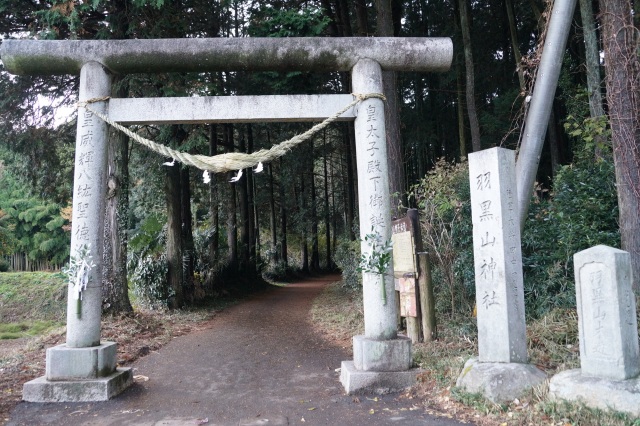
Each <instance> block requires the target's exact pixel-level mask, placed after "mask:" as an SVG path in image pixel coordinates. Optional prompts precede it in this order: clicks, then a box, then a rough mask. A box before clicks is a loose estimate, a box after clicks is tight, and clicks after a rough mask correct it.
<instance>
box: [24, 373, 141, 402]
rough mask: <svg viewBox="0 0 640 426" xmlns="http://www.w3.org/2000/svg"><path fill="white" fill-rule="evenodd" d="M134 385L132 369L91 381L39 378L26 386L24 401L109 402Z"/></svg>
mask: <svg viewBox="0 0 640 426" xmlns="http://www.w3.org/2000/svg"><path fill="white" fill-rule="evenodd" d="M131 383H133V374H132V372H131V368H118V369H116V371H115V372H113V373H111V374H110V375H109V376H106V377H98V378H94V379H89V380H64V381H63V380H55V381H51V380H47V378H46V377H45V376H42V377H38V378H37V379H34V380H31V381H30V382H27V383H25V384H24V386H23V388H22V399H23V400H25V401H28V402H94V401H107V400H109V399H111V398H113V397H114V396H116V395H118V394H119V393H120V392H122V391H123V390H125V389H126V388H127V387H129V385H131Z"/></svg>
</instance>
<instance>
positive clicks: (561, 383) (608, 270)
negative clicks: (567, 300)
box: [549, 245, 640, 416]
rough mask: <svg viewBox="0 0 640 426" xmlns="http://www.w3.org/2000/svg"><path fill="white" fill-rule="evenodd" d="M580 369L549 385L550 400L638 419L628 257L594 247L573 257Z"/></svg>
mask: <svg viewBox="0 0 640 426" xmlns="http://www.w3.org/2000/svg"><path fill="white" fill-rule="evenodd" d="M573 262H574V268H575V279H576V296H577V297H576V302H577V303H576V304H577V309H578V329H579V333H580V367H581V368H580V369H575V370H568V371H563V372H561V373H559V374H557V375H555V376H554V377H553V378H552V379H551V381H550V382H549V397H550V398H552V399H564V400H568V401H578V402H581V403H584V404H586V405H588V406H590V407H594V408H601V409H604V410H607V409H614V410H617V411H624V412H627V413H631V414H632V415H634V416H640V377H639V376H638V375H639V374H640V357H639V355H638V352H639V351H638V325H637V320H636V304H635V295H634V293H633V289H632V279H631V259H630V255H629V253H627V252H625V251H622V250H618V249H615V248H612V247H607V246H603V245H600V246H596V247H592V248H590V249H587V250H584V251H581V252H579V253H576V254H575V255H574V256H573Z"/></svg>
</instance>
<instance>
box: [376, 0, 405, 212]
mask: <svg viewBox="0 0 640 426" xmlns="http://www.w3.org/2000/svg"><path fill="white" fill-rule="evenodd" d="M399 4H400V2H399V1H397V0H376V1H375V5H376V13H377V18H376V36H378V37H394V36H395V35H396V31H395V28H394V22H397V17H394V11H396V13H397V10H398V6H399ZM394 18H396V19H394ZM398 30H399V28H398ZM382 82H383V86H384V95H385V97H386V98H387V101H386V102H385V119H384V125H385V129H386V136H387V159H388V166H389V193H390V194H391V206H390V207H391V209H392V210H393V211H394V212H395V211H396V210H398V209H399V207H400V206H401V205H402V204H405V205H406V203H403V201H402V198H401V197H403V196H404V193H405V176H404V155H403V152H402V139H401V137H400V116H399V109H398V89H397V79H396V73H395V72H393V71H383V72H382ZM394 195H398V196H394Z"/></svg>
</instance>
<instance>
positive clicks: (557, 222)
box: [522, 117, 620, 316]
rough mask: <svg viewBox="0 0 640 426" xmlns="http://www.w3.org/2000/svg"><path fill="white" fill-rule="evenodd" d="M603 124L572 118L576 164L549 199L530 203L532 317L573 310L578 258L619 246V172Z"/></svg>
mask: <svg viewBox="0 0 640 426" xmlns="http://www.w3.org/2000/svg"><path fill="white" fill-rule="evenodd" d="M603 123H604V122H603V121H601V120H593V119H590V118H589V119H586V120H584V125H582V126H578V125H577V123H576V121H575V120H574V119H572V117H570V120H569V121H568V124H567V127H568V128H569V129H572V130H571V133H572V134H573V135H574V136H575V137H579V139H578V140H577V141H576V149H575V150H574V162H573V163H572V164H569V165H566V166H562V167H561V168H560V170H559V171H558V173H557V174H556V176H555V177H554V179H553V191H552V192H551V194H550V197H548V198H546V199H545V198H534V200H533V202H532V205H531V208H530V211H529V216H528V219H527V224H526V226H525V232H524V234H523V236H522V244H523V266H524V272H525V296H526V300H527V309H528V313H529V314H530V315H534V316H538V315H541V314H543V313H545V312H547V311H549V310H551V309H552V308H554V307H561V308H562V307H572V306H575V282H574V275H573V255H574V254H575V253H576V252H578V251H581V250H585V249H587V248H589V247H592V246H595V245H598V244H605V245H608V246H612V247H619V246H620V234H619V228H618V223H617V219H618V202H617V197H616V187H615V170H614V165H613V158H612V153H611V148H610V147H609V146H608V144H607V143H606V141H607V136H608V130H607V129H606V127H604V125H603ZM596 150H597V152H598V154H596Z"/></svg>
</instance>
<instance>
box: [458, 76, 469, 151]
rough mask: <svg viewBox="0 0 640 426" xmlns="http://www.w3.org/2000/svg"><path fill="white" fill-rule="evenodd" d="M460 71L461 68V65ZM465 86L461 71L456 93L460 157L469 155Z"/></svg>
mask: <svg viewBox="0 0 640 426" xmlns="http://www.w3.org/2000/svg"><path fill="white" fill-rule="evenodd" d="M457 68H458V71H459V70H460V68H459V67H457ZM462 92H463V88H462V77H461V76H460V72H458V73H457V76H456V95H457V98H458V105H456V106H457V108H456V111H457V113H458V141H459V145H460V159H461V160H462V159H463V158H466V157H467V136H466V133H465V127H464V100H463V96H462Z"/></svg>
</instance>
